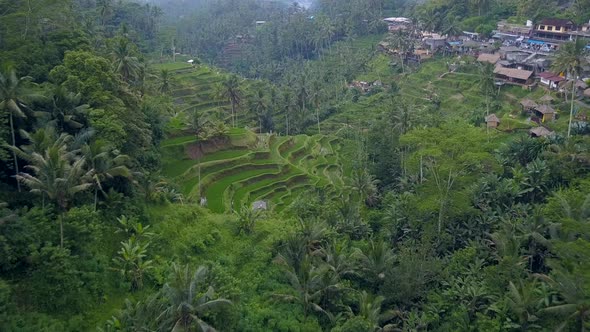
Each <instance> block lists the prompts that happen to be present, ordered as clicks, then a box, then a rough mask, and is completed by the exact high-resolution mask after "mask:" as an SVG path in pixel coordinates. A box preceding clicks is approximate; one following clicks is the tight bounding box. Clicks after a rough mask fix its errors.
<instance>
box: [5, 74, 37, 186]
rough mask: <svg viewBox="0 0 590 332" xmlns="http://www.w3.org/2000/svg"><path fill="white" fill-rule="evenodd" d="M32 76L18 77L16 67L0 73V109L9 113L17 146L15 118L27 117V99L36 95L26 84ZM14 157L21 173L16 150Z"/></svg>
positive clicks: (11, 132)
mask: <svg viewBox="0 0 590 332" xmlns="http://www.w3.org/2000/svg"><path fill="white" fill-rule="evenodd" d="M31 79H32V78H31V77H29V76H25V77H21V78H18V77H17V76H16V71H15V70H14V68H10V67H8V68H6V69H5V70H4V71H3V72H1V73H0V110H2V111H5V112H7V113H8V119H9V121H10V135H11V136H12V146H16V133H15V129H14V118H15V117H17V118H26V115H25V113H24V112H23V110H24V109H25V108H26V107H27V105H26V101H27V100H29V99H33V98H35V97H36V95H34V94H33V93H32V92H31V90H30V89H29V87H28V86H27V85H26V83H27V82H29V81H30V80H31ZM12 157H13V159H14V171H15V174H18V173H19V168H18V158H17V156H16V152H14V151H13V152H12ZM16 185H17V189H18V191H19V192H20V190H21V189H20V183H19V182H17V184H16Z"/></svg>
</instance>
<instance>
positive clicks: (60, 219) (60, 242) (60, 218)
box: [59, 212, 64, 249]
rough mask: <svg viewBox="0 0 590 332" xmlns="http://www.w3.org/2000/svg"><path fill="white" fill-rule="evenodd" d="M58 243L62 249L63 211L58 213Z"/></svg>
mask: <svg viewBox="0 0 590 332" xmlns="http://www.w3.org/2000/svg"><path fill="white" fill-rule="evenodd" d="M59 245H60V247H61V248H62V249H63V247H64V213H63V212H61V213H60V214H59Z"/></svg>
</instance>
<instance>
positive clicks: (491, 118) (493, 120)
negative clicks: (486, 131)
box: [485, 114, 500, 128]
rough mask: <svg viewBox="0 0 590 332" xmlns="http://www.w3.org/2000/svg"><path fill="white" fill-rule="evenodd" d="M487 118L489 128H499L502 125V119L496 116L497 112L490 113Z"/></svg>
mask: <svg viewBox="0 0 590 332" xmlns="http://www.w3.org/2000/svg"><path fill="white" fill-rule="evenodd" d="M485 120H486V125H487V126H488V128H498V126H499V125H500V119H499V118H498V117H497V116H496V114H490V115H488V116H486V118H485Z"/></svg>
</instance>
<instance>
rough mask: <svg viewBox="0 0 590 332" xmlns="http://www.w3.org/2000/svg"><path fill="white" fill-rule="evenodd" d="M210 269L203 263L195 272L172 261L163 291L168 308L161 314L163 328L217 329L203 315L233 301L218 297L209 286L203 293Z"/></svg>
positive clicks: (175, 329)
mask: <svg viewBox="0 0 590 332" xmlns="http://www.w3.org/2000/svg"><path fill="white" fill-rule="evenodd" d="M208 274H209V271H208V269H207V268H206V267H204V266H200V267H199V268H197V270H196V271H195V272H194V273H193V272H192V270H191V269H190V268H189V266H188V265H178V264H176V263H173V264H172V273H171V275H170V277H169V280H168V282H167V283H166V284H165V285H164V287H163V288H162V290H161V294H162V297H163V298H164V299H165V300H166V308H165V309H164V311H162V313H161V314H160V315H159V316H158V320H161V321H163V325H162V326H161V327H162V330H168V331H202V332H213V331H215V329H214V328H213V327H212V326H211V325H209V324H208V323H206V322H205V321H204V320H203V319H202V318H201V317H203V315H204V314H206V313H207V312H210V311H211V310H214V309H218V308H223V307H227V306H230V305H232V302H231V301H229V300H226V299H222V298H216V296H215V290H214V289H213V287H211V286H209V287H208V288H207V291H206V292H205V293H204V294H203V295H202V296H198V295H199V293H200V291H201V290H200V289H199V288H200V287H202V286H203V285H204V284H205V282H206V280H207V277H208Z"/></svg>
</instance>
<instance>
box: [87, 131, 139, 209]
mask: <svg viewBox="0 0 590 332" xmlns="http://www.w3.org/2000/svg"><path fill="white" fill-rule="evenodd" d="M82 155H83V156H84V157H85V158H86V164H87V165H86V166H87V168H88V169H89V170H90V171H91V172H92V182H93V186H94V211H96V207H97V203H98V191H99V190H100V191H101V192H102V193H103V194H104V195H106V193H105V191H104V189H103V183H104V181H106V180H108V179H112V178H114V177H116V176H120V177H125V178H130V177H131V172H130V171H129V169H128V168H127V166H126V164H127V163H128V162H129V157H128V156H127V155H124V154H119V153H118V152H117V151H115V150H113V149H111V148H110V147H109V146H108V145H107V144H106V143H105V142H104V141H101V140H96V141H94V142H91V143H89V144H85V145H84V146H82Z"/></svg>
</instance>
